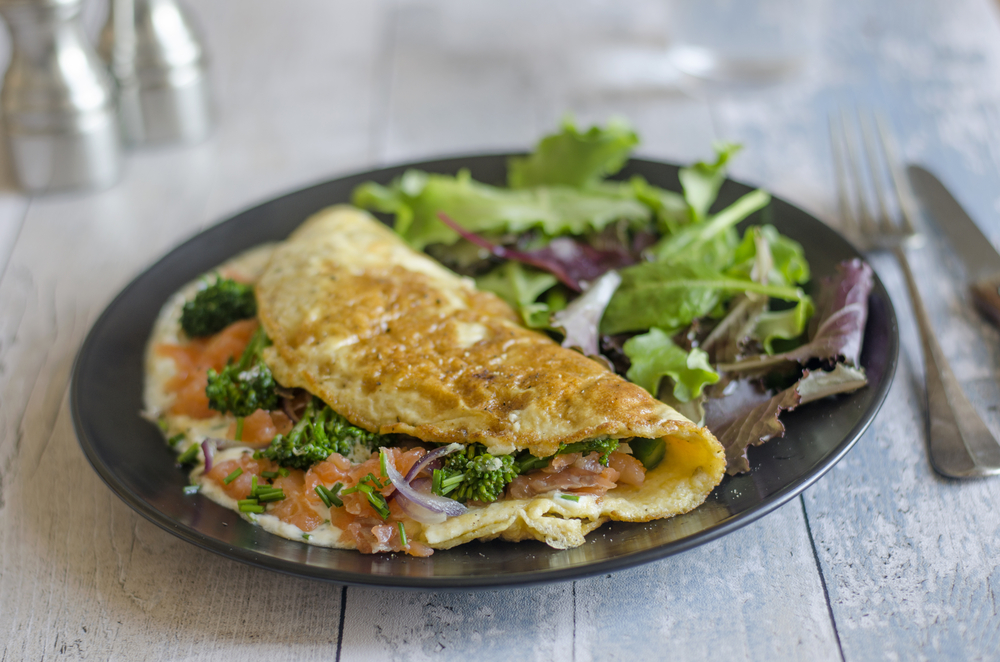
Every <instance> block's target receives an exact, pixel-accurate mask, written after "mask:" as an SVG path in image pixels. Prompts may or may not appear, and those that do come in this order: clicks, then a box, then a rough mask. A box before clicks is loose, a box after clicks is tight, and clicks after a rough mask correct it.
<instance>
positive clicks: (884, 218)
mask: <svg viewBox="0 0 1000 662" xmlns="http://www.w3.org/2000/svg"><path fill="white" fill-rule="evenodd" d="M858 124H859V125H861V136H862V141H863V143H862V144H863V145H864V149H865V158H866V159H867V160H868V170H870V171H871V176H872V188H874V189H875V199H876V201H877V202H878V209H879V217H878V221H877V222H878V225H879V230H880V232H881V233H882V234H890V233H893V232H897V229H896V227H895V224H894V223H893V221H892V217H893V215H892V213H891V212H890V211H889V204H888V202H887V201H886V193H885V191H886V189H887V188H888V187H887V186H886V181H885V171H884V170H883V168H882V163H881V162H880V161H879V152H880V149H879V147H878V145H877V144H876V142H875V137H874V135H873V134H874V132H873V131H872V127H871V118H870V117H869V116H868V115H865V114H862V113H861V111H858ZM882 147H883V148H884V147H885V145H884V143H883V145H882ZM882 158H883V159H884V160H886V161H888V159H889V155H888V154H887V153H884V152H883V153H882ZM889 167H890V169H891V167H892V166H891V165H890V166H889ZM897 197H898V195H897Z"/></svg>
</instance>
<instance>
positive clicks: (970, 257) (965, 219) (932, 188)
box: [906, 165, 1000, 326]
mask: <svg viewBox="0 0 1000 662" xmlns="http://www.w3.org/2000/svg"><path fill="white" fill-rule="evenodd" d="M906 174H907V175H908V176H909V178H910V184H912V186H913V192H914V193H915V194H916V195H917V197H918V198H919V199H920V202H921V203H923V206H924V208H925V209H927V211H929V212H930V216H931V217H932V218H933V219H934V220H935V221H936V223H937V226H938V228H940V229H941V231H942V232H943V233H944V235H945V236H946V237H948V242H949V243H950V244H951V246H952V248H954V249H955V251H956V252H957V253H958V255H959V257H960V258H962V262H963V263H964V264H965V270H966V274H967V276H968V279H969V292H970V294H971V295H972V301H973V302H974V303H975V305H976V307H977V308H978V309H979V310H980V312H982V313H983V314H984V315H986V316H987V317H988V318H989V319H990V320H991V321H992V322H993V323H994V324H996V325H997V326H1000V253H997V250H996V248H994V247H993V244H992V243H991V242H990V240H989V239H988V238H987V237H986V235H984V234H983V232H982V230H980V229H979V227H978V226H977V225H976V223H975V222H974V221H973V220H972V219H971V218H970V217H969V215H968V214H967V213H966V212H965V210H964V209H962V205H960V204H959V203H958V201H957V200H956V199H955V197H954V196H953V195H952V194H951V193H950V192H949V191H948V189H947V188H945V186H944V184H942V183H941V180H939V179H938V178H937V177H936V176H934V174H933V173H931V172H930V171H928V170H925V169H924V168H922V167H920V166H918V165H911V166H908V167H907V168H906Z"/></svg>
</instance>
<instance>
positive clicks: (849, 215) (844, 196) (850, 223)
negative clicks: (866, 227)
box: [829, 115, 863, 241]
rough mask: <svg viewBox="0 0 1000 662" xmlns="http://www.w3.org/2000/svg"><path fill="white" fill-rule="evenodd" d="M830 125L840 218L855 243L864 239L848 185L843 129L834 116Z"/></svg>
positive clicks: (831, 117)
mask: <svg viewBox="0 0 1000 662" xmlns="http://www.w3.org/2000/svg"><path fill="white" fill-rule="evenodd" d="M829 123H830V148H831V149H832V150H833V169H834V177H835V178H836V180H837V201H838V203H839V205H840V217H841V220H842V221H843V223H844V232H845V234H847V236H849V237H850V238H851V239H854V240H855V241H857V240H859V239H861V238H862V237H863V235H862V233H861V227H860V224H859V220H858V215H857V213H856V211H855V209H854V205H852V204H851V196H850V193H849V191H848V184H847V174H846V173H847V163H846V160H845V158H844V145H843V140H844V135H843V127H842V126H841V127H840V129H839V130H838V127H837V120H836V119H835V118H834V116H833V115H831V116H830V118H829Z"/></svg>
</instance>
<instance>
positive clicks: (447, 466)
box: [432, 444, 518, 503]
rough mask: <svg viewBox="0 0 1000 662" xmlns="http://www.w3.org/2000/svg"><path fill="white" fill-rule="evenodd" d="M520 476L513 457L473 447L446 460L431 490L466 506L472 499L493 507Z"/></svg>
mask: <svg viewBox="0 0 1000 662" xmlns="http://www.w3.org/2000/svg"><path fill="white" fill-rule="evenodd" d="M517 474H518V471H517V467H516V466H515V465H514V456H513V455H490V454H489V453H488V452H487V451H486V447H485V446H483V445H482V444H472V445H471V446H469V447H468V448H466V450H465V452H462V453H453V454H451V455H449V456H448V457H446V458H445V459H444V464H443V466H442V467H441V468H440V469H436V470H435V471H434V480H433V486H432V489H433V491H434V493H435V494H439V495H441V496H446V497H449V498H451V499H455V500H456V501H461V502H463V503H464V502H465V501H468V500H470V499H474V500H477V501H482V502H484V503H490V502H492V501H496V500H497V499H498V498H499V497H500V495H501V494H503V491H504V488H505V487H507V484H508V483H510V481H512V480H514V478H516V477H517Z"/></svg>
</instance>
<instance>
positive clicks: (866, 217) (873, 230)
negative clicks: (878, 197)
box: [840, 110, 880, 237]
mask: <svg viewBox="0 0 1000 662" xmlns="http://www.w3.org/2000/svg"><path fill="white" fill-rule="evenodd" d="M840 116H841V117H840V121H841V124H842V128H843V131H844V143H845V144H846V145H847V156H848V159H847V163H848V174H849V176H850V179H851V183H852V184H853V185H854V186H853V188H854V194H855V197H856V198H857V201H858V216H859V218H860V219H861V230H862V231H863V232H864V233H865V235H867V236H869V237H874V236H877V235H879V234H880V233H879V228H878V227H877V225H876V223H875V219H873V218H872V215H871V212H870V211H869V208H868V201H867V197H868V196H867V193H866V192H865V183H864V174H863V167H862V165H861V159H860V157H858V150H857V144H858V137H857V134H856V133H855V131H854V125H853V124H851V122H850V121H849V120H848V118H847V111H846V110H841V113H840Z"/></svg>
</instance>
